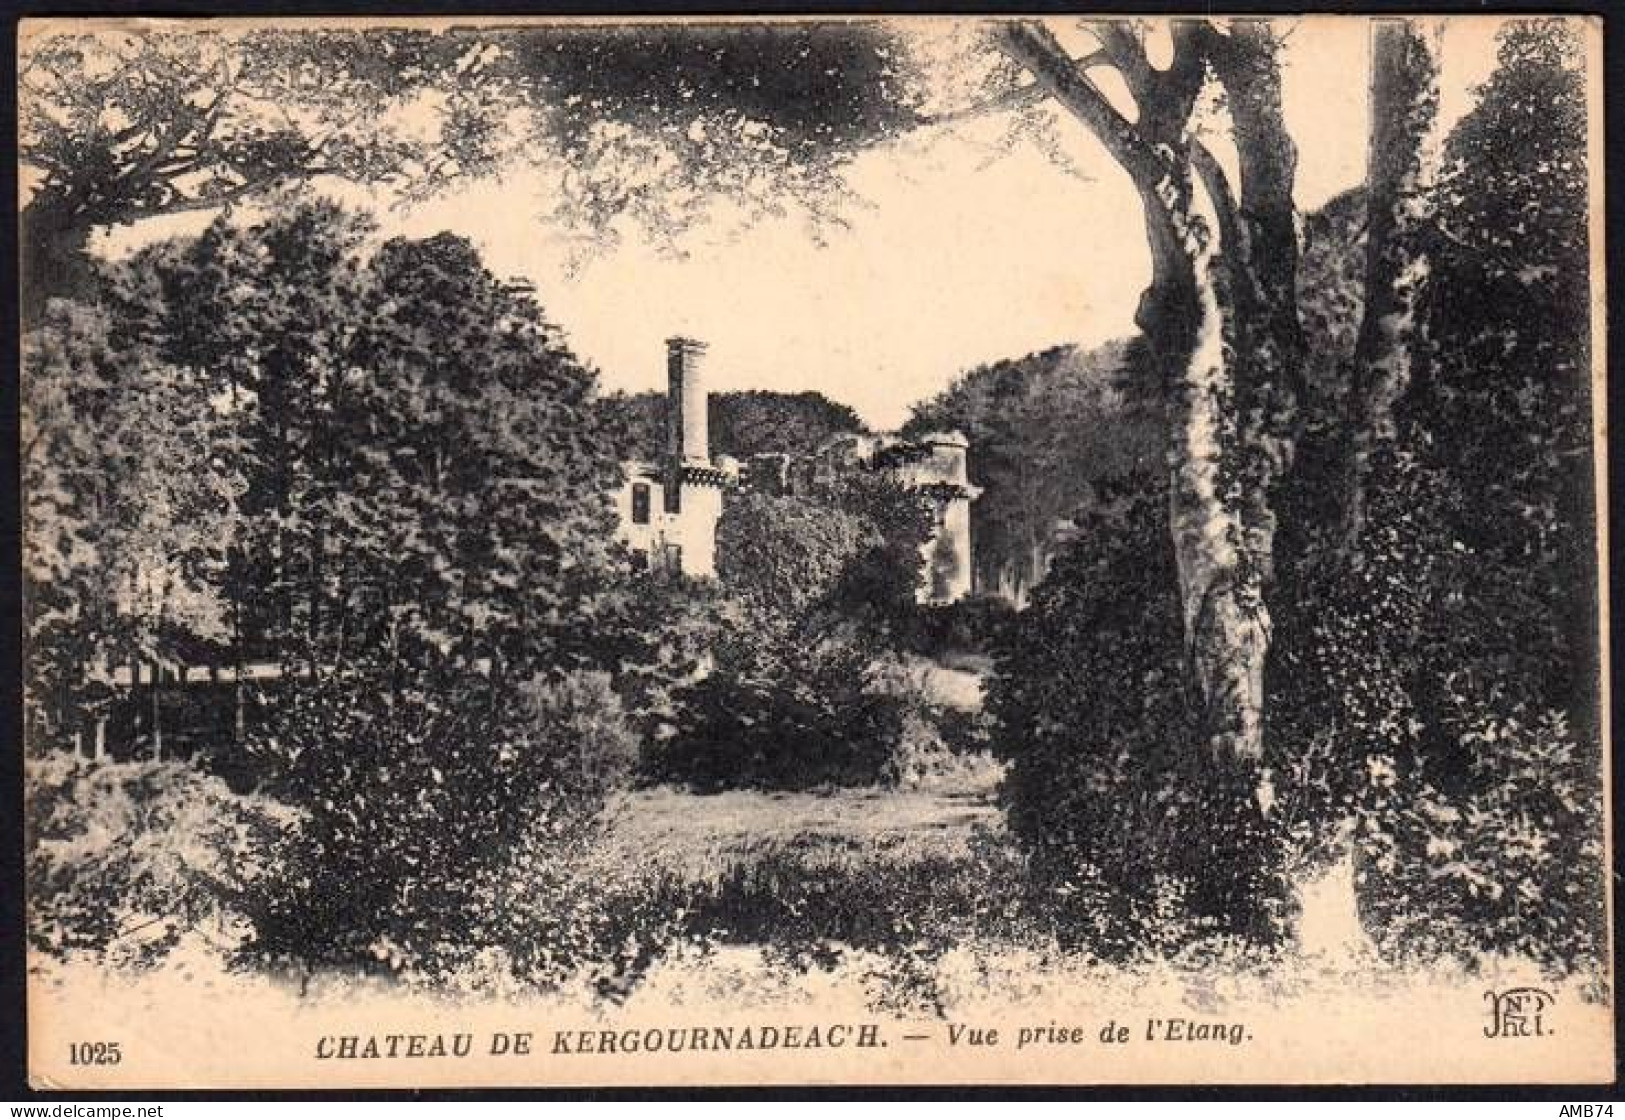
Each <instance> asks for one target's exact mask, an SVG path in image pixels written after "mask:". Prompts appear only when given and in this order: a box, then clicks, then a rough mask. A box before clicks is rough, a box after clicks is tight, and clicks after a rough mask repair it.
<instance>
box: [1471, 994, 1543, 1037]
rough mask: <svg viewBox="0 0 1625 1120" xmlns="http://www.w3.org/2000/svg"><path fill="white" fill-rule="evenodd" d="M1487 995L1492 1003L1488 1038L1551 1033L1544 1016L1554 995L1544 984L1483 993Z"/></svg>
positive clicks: (1536, 1035)
mask: <svg viewBox="0 0 1625 1120" xmlns="http://www.w3.org/2000/svg"><path fill="white" fill-rule="evenodd" d="M1484 998H1485V999H1486V1000H1487V1001H1488V1002H1489V1005H1490V1022H1489V1025H1488V1026H1487V1027H1485V1028H1484V1037H1485V1038H1536V1037H1539V1036H1541V1035H1548V1034H1551V1033H1552V1032H1551V1031H1549V1030H1547V1029H1546V1024H1545V1023H1544V1022H1543V1021H1542V1016H1543V1015H1544V1014H1545V1013H1546V1009H1547V1008H1549V1007H1551V1005H1552V1002H1553V1000H1554V998H1555V997H1553V995H1552V993H1551V992H1548V991H1547V990H1546V989H1545V988H1508V989H1507V990H1506V991H1504V992H1496V991H1488V992H1485V993H1484Z"/></svg>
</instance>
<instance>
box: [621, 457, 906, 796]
mask: <svg viewBox="0 0 1625 1120" xmlns="http://www.w3.org/2000/svg"><path fill="white" fill-rule="evenodd" d="M928 519H929V512H928V511H927V510H926V509H925V508H924V507H923V506H922V505H921V503H920V500H919V498H918V497H917V496H916V495H914V494H912V493H909V492H908V491H905V490H902V489H900V488H899V487H897V486H895V485H892V484H890V483H888V482H886V481H885V480H884V479H880V478H872V477H867V476H858V477H854V478H852V479H849V480H847V481H846V482H845V483H843V484H841V485H839V486H838V487H836V488H834V489H832V490H830V491H828V492H825V493H821V494H819V495H817V496H811V497H804V496H779V495H768V494H751V493H745V494H739V495H734V496H731V497H730V499H729V501H728V503H727V504H726V505H725V506H724V511H723V518H722V522H721V523H720V524H719V526H718V532H717V551H718V576H719V578H720V581H721V584H722V587H723V590H724V592H725V593H726V594H727V595H728V596H729V598H730V603H729V605H728V608H727V609H728V610H730V611H731V618H730V620H729V621H730V623H731V625H728V626H727V627H725V628H724V629H723V630H722V631H721V632H720V633H718V634H717V637H716V641H715V644H714V646H713V649H712V652H713V656H714V663H713V666H712V670H711V672H710V673H709V674H708V675H706V676H705V677H703V678H702V679H700V680H697V681H695V682H693V683H692V684H691V685H690V686H689V687H686V688H681V689H679V690H678V691H677V693H676V706H677V711H676V714H675V716H674V718H673V720H672V724H673V727H672V735H671V737H670V738H669V739H668V740H667V741H665V742H664V743H662V745H661V746H660V748H659V749H658V750H657V751H656V752H655V758H654V760H653V761H654V765H653V771H654V773H655V774H656V775H658V776H660V777H665V778H669V779H672V780H677V781H683V782H687V783H689V784H691V785H693V786H694V787H696V788H698V789H702V790H716V789H725V788H741V787H752V786H755V787H765V788H773V789H800V788H806V787H809V786H814V785H820V784H826V783H833V784H842V785H850V784H863V783H872V782H875V781H877V780H879V779H880V778H881V777H882V775H883V773H884V770H885V765H886V763H887V761H888V760H889V759H890V758H891V756H892V752H893V751H894V750H895V749H896V747H897V743H898V736H899V734H900V732H901V730H902V722H903V715H904V705H903V703H902V702H901V701H900V699H899V698H898V697H896V696H893V695H888V694H886V693H885V692H884V690H882V689H879V688H877V687H876V684H877V681H876V680H875V677H876V672H877V670H878V669H879V667H880V665H881V656H882V655H883V654H884V653H885V652H886V650H887V648H888V646H889V645H890V644H891V641H892V638H893V637H894V635H895V633H896V632H897V630H898V629H900V626H901V621H900V620H904V619H907V618H908V617H909V616H910V615H911V614H912V612H913V611H914V609H915V603H914V593H915V588H916V587H917V586H918V584H919V580H920V574H921V567H922V561H921V556H920V546H921V543H922V542H923V541H924V539H925V534H926V532H927V531H928V529H929V520H928Z"/></svg>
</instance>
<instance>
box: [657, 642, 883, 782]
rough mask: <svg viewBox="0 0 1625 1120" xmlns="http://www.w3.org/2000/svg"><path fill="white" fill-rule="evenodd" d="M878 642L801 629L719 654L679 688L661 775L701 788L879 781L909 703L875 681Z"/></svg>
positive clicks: (661, 755) (661, 758) (662, 752)
mask: <svg viewBox="0 0 1625 1120" xmlns="http://www.w3.org/2000/svg"><path fill="white" fill-rule="evenodd" d="M874 668H875V662H874V660H873V652H872V650H870V649H869V648H868V647H866V646H865V645H863V644H861V643H859V642H857V641H855V640H853V638H852V636H851V634H850V632H847V631H838V632H836V633H834V634H832V635H827V636H824V637H821V638H816V639H809V640H807V641H806V643H805V644H801V643H800V642H799V640H798V638H797V637H796V636H795V635H788V636H785V637H783V638H782V639H781V640H780V644H779V648H777V649H775V650H774V651H772V652H771V653H768V654H757V655H754V656H753V657H752V658H751V660H749V661H747V662H745V663H743V664H741V663H734V662H728V661H723V662H720V663H719V664H718V667H717V669H716V670H715V671H714V672H713V673H711V674H710V675H709V676H707V677H705V678H704V679H703V680H700V681H698V682H696V683H695V684H694V685H692V686H691V687H689V688H688V689H685V690H684V691H682V692H681V693H680V694H679V710H678V715H677V718H676V724H677V727H678V731H677V733H676V735H674V736H673V737H672V738H671V739H670V740H668V741H667V742H665V743H664V744H662V746H661V748H660V749H659V750H658V752H657V757H656V759H655V761H654V765H653V770H654V773H655V775H656V776H657V777H660V778H664V779H666V780H671V781H678V782H685V783H688V784H690V785H692V786H694V787H695V788H696V789H700V790H707V791H715V790H721V789H730V788H749V787H755V788H762V789H807V788H810V787H813V786H817V785H824V784H836V785H862V784H867V783H870V782H875V781H878V780H879V779H880V777H881V775H882V773H883V771H884V768H885V765H886V762H887V759H888V758H889V757H890V754H891V752H892V750H893V748H894V747H895V745H896V742H897V737H898V734H899V732H900V730H901V728H902V720H903V704H902V702H901V701H899V700H898V699H897V698H896V697H894V696H891V695H887V694H886V693H884V692H882V691H879V690H877V689H875V688H874V687H872V674H873V672H874Z"/></svg>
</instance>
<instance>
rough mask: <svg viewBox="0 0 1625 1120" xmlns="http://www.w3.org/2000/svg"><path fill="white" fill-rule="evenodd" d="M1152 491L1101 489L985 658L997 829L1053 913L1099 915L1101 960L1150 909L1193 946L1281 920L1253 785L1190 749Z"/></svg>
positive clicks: (1170, 573)
mask: <svg viewBox="0 0 1625 1120" xmlns="http://www.w3.org/2000/svg"><path fill="white" fill-rule="evenodd" d="M1159 491H1160V487H1159V486H1158V485H1157V484H1156V483H1155V482H1154V481H1153V480H1150V479H1139V480H1134V482H1133V483H1132V484H1130V485H1125V486H1123V487H1121V488H1119V487H1115V486H1114V487H1105V486H1101V487H1097V490H1096V494H1095V497H1094V499H1093V500H1092V501H1091V502H1090V503H1089V505H1088V506H1087V507H1086V508H1085V510H1084V511H1083V512H1082V513H1081V514H1080V516H1079V528H1080V530H1081V531H1080V532H1079V534H1078V537H1077V539H1076V540H1075V541H1074V542H1073V543H1072V544H1070V545H1068V546H1067V547H1066V548H1065V549H1063V550H1062V551H1061V552H1060V553H1059V554H1058V555H1057V557H1056V558H1055V561H1054V563H1053V564H1052V566H1051V568H1050V571H1049V574H1048V575H1047V576H1046V577H1045V579H1044V580H1043V581H1042V582H1041V583H1040V584H1039V585H1038V587H1037V588H1036V589H1034V591H1033V595H1032V600H1031V603H1030V605H1029V606H1028V608H1027V610H1026V611H1024V612H1023V613H1022V615H1021V616H1020V624H1019V625H1017V626H1014V627H1012V628H1011V630H1010V632H1009V635H1008V638H1007V640H1006V642H1005V643H1004V644H1003V645H1002V647H1001V648H1000V649H999V651H998V656H997V671H996V673H995V675H994V677H993V680H992V682H991V684H990V687H989V694H988V704H989V709H990V711H991V713H992V715H993V718H994V736H993V743H994V747H995V750H996V751H997V753H999V754H1000V755H1001V756H1003V757H1005V758H1007V759H1008V760H1009V761H1010V771H1009V776H1008V778H1007V779H1006V782H1005V787H1004V799H1005V803H1006V805H1007V808H1008V811H1009V818H1010V826H1011V828H1012V830H1013V831H1014V832H1015V833H1016V835H1017V836H1018V837H1019V838H1020V840H1021V841H1022V842H1023V843H1024V844H1025V845H1026V846H1027V847H1028V849H1029V850H1030V851H1031V852H1032V853H1033V856H1034V870H1035V871H1036V872H1037V873H1039V874H1040V875H1042V876H1045V877H1047V878H1048V880H1049V881H1050V882H1051V884H1052V885H1053V886H1054V887H1055V888H1056V889H1057V891H1058V892H1059V893H1060V894H1061V895H1062V896H1063V897H1064V896H1067V895H1073V894H1077V893H1078V892H1083V893H1085V894H1087V895H1088V896H1089V897H1090V898H1091V905H1092V906H1098V907H1100V909H1099V911H1098V912H1097V913H1096V914H1095V915H1094V916H1093V917H1092V918H1090V920H1091V921H1093V922H1095V923H1097V924H1098V923H1100V922H1104V923H1106V924H1107V925H1108V926H1109V927H1110V928H1111V936H1110V937H1107V938H1106V939H1105V941H1106V943H1109V944H1116V945H1119V946H1126V945H1128V944H1131V943H1132V941H1133V930H1134V927H1135V925H1136V924H1137V923H1138V922H1140V921H1141V920H1143V919H1145V918H1146V917H1148V916H1150V915H1151V914H1152V913H1153V912H1154V909H1155V908H1154V907H1153V906H1152V903H1153V902H1154V900H1155V899H1156V898H1158V897H1163V898H1167V897H1176V898H1178V899H1179V900H1180V904H1181V905H1183V906H1185V907H1188V910H1187V917H1188V918H1189V919H1190V922H1191V924H1190V927H1189V928H1190V930H1191V932H1192V935H1193V936H1195V935H1196V934H1197V933H1198V932H1223V933H1228V932H1240V933H1245V934H1248V935H1253V936H1258V937H1260V938H1265V939H1267V938H1270V937H1273V936H1274V934H1275V933H1276V932H1277V931H1278V925H1279V922H1280V920H1281V919H1282V917H1283V916H1284V915H1283V913H1282V909H1281V907H1282V889H1281V884H1280V880H1279V875H1278V868H1277V867H1276V866H1275V865H1274V864H1273V862H1272V854H1273V853H1274V852H1275V851H1276V850H1278V845H1277V844H1276V843H1274V839H1275V837H1274V835H1273V832H1272V831H1271V829H1272V826H1271V825H1269V824H1267V823H1266V822H1265V820H1264V819H1263V817H1262V815H1261V813H1260V808H1259V805H1258V804H1257V802H1256V800H1255V798H1254V793H1255V790H1254V787H1253V784H1252V782H1251V781H1250V780H1249V779H1248V778H1247V776H1246V775H1244V774H1240V773H1236V774H1229V773H1226V772H1225V771H1224V770H1222V769H1221V768H1220V767H1219V766H1218V764H1216V763H1214V762H1213V761H1212V760H1210V758H1209V757H1208V755H1207V752H1206V751H1205V750H1203V749H1202V748H1201V747H1200V746H1199V744H1198V741H1197V736H1196V733H1195V720H1194V717H1193V713H1192V712H1191V710H1190V708H1189V706H1188V701H1187V697H1186V694H1185V691H1184V687H1183V680H1184V669H1185V666H1184V657H1183V641H1182V637H1181V634H1182V630H1181V621H1180V612H1179V600H1178V591H1177V587H1178V581H1177V579H1176V577H1175V573H1174V561H1173V555H1172V546H1171V544H1170V543H1169V538H1168V530H1167V522H1166V508H1167V507H1166V502H1165V501H1164V500H1163V499H1162V498H1161V496H1160V493H1159ZM1097 888H1098V889H1097Z"/></svg>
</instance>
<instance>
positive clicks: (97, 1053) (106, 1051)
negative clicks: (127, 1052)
mask: <svg viewBox="0 0 1625 1120" xmlns="http://www.w3.org/2000/svg"><path fill="white" fill-rule="evenodd" d="M119 1058H120V1054H119V1052H118V1043H116V1042H73V1043H69V1044H68V1062H69V1064H70V1065H76V1066H116V1065H118V1063H119Z"/></svg>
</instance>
